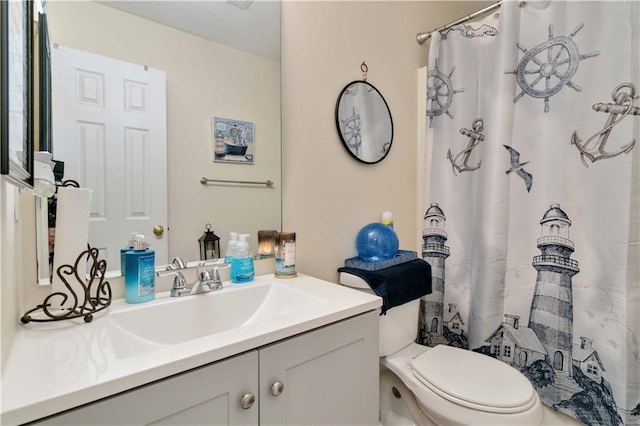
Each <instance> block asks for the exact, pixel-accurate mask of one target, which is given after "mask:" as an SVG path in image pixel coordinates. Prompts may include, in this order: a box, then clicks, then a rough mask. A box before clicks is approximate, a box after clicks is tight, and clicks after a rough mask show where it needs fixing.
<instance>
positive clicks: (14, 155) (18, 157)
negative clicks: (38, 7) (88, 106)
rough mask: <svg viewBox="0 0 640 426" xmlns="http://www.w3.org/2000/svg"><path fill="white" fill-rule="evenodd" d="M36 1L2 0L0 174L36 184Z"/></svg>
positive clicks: (16, 181)
mask: <svg viewBox="0 0 640 426" xmlns="http://www.w3.org/2000/svg"><path fill="white" fill-rule="evenodd" d="M32 117H33V2H32V1H31V0H14V1H0V173H1V174H3V175H7V176H8V177H9V178H10V180H11V181H12V182H13V183H16V184H18V185H20V186H27V187H31V186H32V185H33V123H32Z"/></svg>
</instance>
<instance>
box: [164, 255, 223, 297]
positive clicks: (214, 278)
mask: <svg viewBox="0 0 640 426" xmlns="http://www.w3.org/2000/svg"><path fill="white" fill-rule="evenodd" d="M177 259H179V258H177ZM182 264H183V265H184V263H182ZM228 266H229V264H225V266H222V267H228ZM218 268H220V266H216V267H214V268H213V269H212V270H211V271H200V272H198V278H197V279H196V281H195V282H194V283H192V284H188V283H187V280H186V279H185V277H184V274H183V273H182V271H181V270H180V269H184V267H182V268H180V269H178V265H176V262H175V260H174V263H173V264H171V265H169V267H167V270H165V271H158V272H156V276H158V277H166V276H169V275H173V276H174V278H173V286H172V287H171V297H182V296H189V295H192V294H201V293H209V292H211V291H215V290H220V289H222V280H221V279H220V272H219V271H218Z"/></svg>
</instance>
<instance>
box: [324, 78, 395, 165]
mask: <svg viewBox="0 0 640 426" xmlns="http://www.w3.org/2000/svg"><path fill="white" fill-rule="evenodd" d="M355 83H364V84H366V85H367V86H369V87H371V88H372V89H373V90H375V91H376V93H377V94H378V95H379V96H380V99H382V102H384V106H385V107H386V108H387V112H388V113H389V122H390V124H391V139H390V140H389V148H388V149H387V150H386V152H385V153H384V155H383V156H382V157H381V158H379V159H378V160H376V161H365V160H363V159H362V158H360V157H358V156H357V155H356V154H354V153H353V152H352V151H351V149H350V148H349V144H347V142H346V141H345V140H344V137H343V136H342V132H341V131H340V118H339V116H338V111H339V109H340V100H341V99H342V95H344V93H345V92H346V91H347V89H348V88H349V87H350V86H351V85H353V84H355ZM335 120H336V130H337V131H338V136H340V142H342V146H344V148H345V149H346V150H347V152H348V153H349V155H350V156H351V157H353V158H355V159H356V160H358V161H359V162H361V163H365V164H376V163H379V162H381V161H382V160H384V159H385V158H386V157H387V155H389V151H391V145H393V117H392V116H391V109H389V104H387V100H386V99H385V98H384V96H382V93H380V91H379V90H378V89H377V88H376V87H375V86H374V85H373V84H371V83H369V82H368V81H365V80H353V81H351V82H349V83H348V84H347V85H346V86H344V88H343V89H342V91H340V94H339V95H338V100H337V101H336V111H335Z"/></svg>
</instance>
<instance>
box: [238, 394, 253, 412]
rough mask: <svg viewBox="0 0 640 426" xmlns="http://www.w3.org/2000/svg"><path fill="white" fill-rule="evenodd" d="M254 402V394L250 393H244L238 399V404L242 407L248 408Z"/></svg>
mask: <svg viewBox="0 0 640 426" xmlns="http://www.w3.org/2000/svg"><path fill="white" fill-rule="evenodd" d="M254 402H256V396H255V395H254V394H252V393H246V394H244V396H243V397H242V399H241V400H240V406H241V407H242V408H243V409H245V410H248V409H249V408H251V407H252V406H253V403H254Z"/></svg>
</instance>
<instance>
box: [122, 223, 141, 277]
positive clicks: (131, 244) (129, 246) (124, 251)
mask: <svg viewBox="0 0 640 426" xmlns="http://www.w3.org/2000/svg"><path fill="white" fill-rule="evenodd" d="M136 235H138V233H137V232H132V233H131V238H129V243H128V244H127V246H126V247H124V248H121V249H120V274H121V275H122V276H123V277H124V254H125V253H126V252H128V251H129V250H133V242H134V241H135V239H136Z"/></svg>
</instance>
